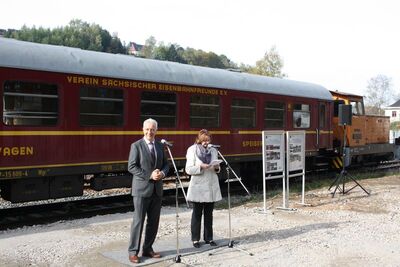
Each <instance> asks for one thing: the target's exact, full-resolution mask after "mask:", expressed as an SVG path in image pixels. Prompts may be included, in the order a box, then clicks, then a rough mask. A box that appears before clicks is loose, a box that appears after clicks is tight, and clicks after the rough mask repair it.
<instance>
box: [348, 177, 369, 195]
mask: <svg viewBox="0 0 400 267" xmlns="http://www.w3.org/2000/svg"><path fill="white" fill-rule="evenodd" d="M349 177H350V179H351V180H353V182H355V183H356V186H359V187H361V189H362V190H363V191H364V192H365V193H366V194H367V195H369V194H370V193H369V192H368V191H367V190H366V189H365V188H364V187H362V185H361V184H360V183H359V182H357V180H356V179H355V178H354V177H353V176H351V175H349ZM356 186H354V187H356ZM354 187H353V188H354ZM353 188H351V189H349V190H347V191H346V193H347V192H349V191H350V190H352V189H353Z"/></svg>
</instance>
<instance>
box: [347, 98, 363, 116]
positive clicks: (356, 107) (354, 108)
mask: <svg viewBox="0 0 400 267" xmlns="http://www.w3.org/2000/svg"><path fill="white" fill-rule="evenodd" d="M350 105H351V112H352V114H353V115H356V116H364V115H365V110H364V102H363V101H358V100H357V101H356V100H351V101H350Z"/></svg>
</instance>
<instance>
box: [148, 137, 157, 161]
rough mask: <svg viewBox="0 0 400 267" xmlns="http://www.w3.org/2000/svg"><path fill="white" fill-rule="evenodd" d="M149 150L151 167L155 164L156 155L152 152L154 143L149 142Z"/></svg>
mask: <svg viewBox="0 0 400 267" xmlns="http://www.w3.org/2000/svg"><path fill="white" fill-rule="evenodd" d="M149 148H150V154H151V160H152V161H153V165H154V163H155V162H156V153H155V151H154V143H153V142H150V143H149Z"/></svg>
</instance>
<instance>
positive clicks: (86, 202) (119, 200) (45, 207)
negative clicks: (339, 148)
mask: <svg viewBox="0 0 400 267" xmlns="http://www.w3.org/2000/svg"><path fill="white" fill-rule="evenodd" d="M399 169H400V161H387V162H382V163H380V164H379V165H378V166H376V165H374V166H372V165H371V166H364V167H362V168H361V167H360V166H352V167H351V168H347V170H348V171H349V173H352V174H353V175H365V174H367V173H368V174H381V175H384V174H387V173H389V172H393V171H398V170H399ZM335 175H336V173H335V172H329V171H319V172H309V173H307V174H306V178H307V181H312V180H314V179H332V180H333V178H334V177H335ZM181 180H182V183H183V186H184V187H185V188H186V187H187V185H188V179H187V177H183V178H182V179H181ZM280 183H281V181H276V187H279V186H280ZM249 186H251V187H252V188H248V189H249V190H251V189H254V188H256V187H254V185H253V184H251V185H249ZM221 191H222V194H223V196H224V197H226V195H227V192H226V191H227V187H226V186H224V184H223V183H222V184H221ZM255 191H259V190H255ZM175 194H176V192H175V178H170V179H168V180H166V183H165V185H164V198H163V205H164V206H169V205H175ZM231 194H232V195H243V194H245V191H244V190H243V188H242V187H241V185H240V184H239V183H237V182H232V183H231ZM178 195H179V197H178V198H179V199H178V201H179V203H180V204H184V203H185V200H184V197H183V194H182V191H181V189H180V188H179V194H178ZM129 211H133V205H132V197H131V195H130V194H129V193H126V194H119V195H111V196H101V197H92V198H89V199H88V198H86V199H77V200H68V201H61V202H54V203H44V204H43V203H42V204H32V205H26V206H15V205H13V206H12V207H8V208H0V230H6V229H15V228H20V227H23V226H31V225H38V224H49V223H53V222H56V221H60V220H74V219H80V218H88V217H91V216H96V215H103V214H113V213H123V212H129Z"/></svg>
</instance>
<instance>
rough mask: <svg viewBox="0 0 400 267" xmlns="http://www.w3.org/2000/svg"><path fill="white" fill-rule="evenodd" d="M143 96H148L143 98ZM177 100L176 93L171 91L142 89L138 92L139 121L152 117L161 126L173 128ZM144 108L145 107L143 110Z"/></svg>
mask: <svg viewBox="0 0 400 267" xmlns="http://www.w3.org/2000/svg"><path fill="white" fill-rule="evenodd" d="M143 96H146V98H147V97H148V98H147V99H143ZM168 97H171V99H168ZM172 98H173V99H172ZM171 100H172V101H171ZM177 101H178V97H177V94H176V93H173V92H158V91H156V92H155V91H145V90H144V91H142V93H141V94H140V120H141V122H142V123H143V122H144V121H145V120H146V119H148V118H152V119H154V120H156V121H157V123H158V125H160V126H162V127H163V128H175V127H176V125H177ZM145 105H146V106H147V107H146V106H145ZM170 107H172V108H170ZM144 109H146V110H145V112H144Z"/></svg>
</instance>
